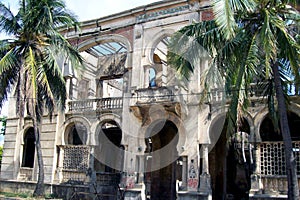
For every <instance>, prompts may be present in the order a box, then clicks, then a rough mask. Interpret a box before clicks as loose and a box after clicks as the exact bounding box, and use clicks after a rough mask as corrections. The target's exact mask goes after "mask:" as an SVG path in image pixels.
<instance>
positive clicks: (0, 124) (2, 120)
mask: <svg viewBox="0 0 300 200" xmlns="http://www.w3.org/2000/svg"><path fill="white" fill-rule="evenodd" d="M0 127H1V129H0V135H5V130H6V117H0Z"/></svg>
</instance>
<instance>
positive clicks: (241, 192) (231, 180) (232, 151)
mask: <svg viewBox="0 0 300 200" xmlns="http://www.w3.org/2000/svg"><path fill="white" fill-rule="evenodd" d="M220 120H222V119H220ZM216 123H218V122H216ZM225 127H226V125H224V128H223V129H222V133H221V134H220V137H219V139H218V141H217V143H216V144H215V146H214V148H213V149H212V150H211V151H210V153H209V172H210V175H211V184H212V191H213V200H223V199H224V200H225V199H231V200H245V199H248V198H249V197H248V196H249V190H250V188H251V181H250V175H251V173H252V170H253V169H252V168H253V165H254V164H253V163H254V161H253V158H252V155H253V154H252V150H253V149H252V148H251V147H250V143H249V133H250V127H249V124H248V123H247V121H246V120H243V121H242V125H241V126H240V128H239V130H238V131H236V133H234V134H232V135H231V137H229V138H227V137H226V128H225Z"/></svg>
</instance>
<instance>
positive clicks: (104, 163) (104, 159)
mask: <svg viewBox="0 0 300 200" xmlns="http://www.w3.org/2000/svg"><path fill="white" fill-rule="evenodd" d="M98 140H99V143H98V144H99V145H97V146H96V147H95V157H94V169H95V171H96V172H106V173H117V172H119V171H121V169H122V167H123V146H122V145H121V141H122V130H121V129H120V128H119V126H118V125H117V123H116V122H115V121H108V122H105V123H103V124H102V126H101V131H100V133H99V137H98Z"/></svg>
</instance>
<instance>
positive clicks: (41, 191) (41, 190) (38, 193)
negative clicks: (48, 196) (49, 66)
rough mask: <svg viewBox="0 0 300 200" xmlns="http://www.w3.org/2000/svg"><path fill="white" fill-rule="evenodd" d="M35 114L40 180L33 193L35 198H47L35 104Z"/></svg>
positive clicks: (34, 124)
mask: <svg viewBox="0 0 300 200" xmlns="http://www.w3.org/2000/svg"><path fill="white" fill-rule="evenodd" d="M32 107H33V111H32V112H33V114H32V122H33V128H34V136H35V147H36V152H37V160H38V180H37V184H36V187H35V190H34V192H33V196H35V197H44V196H45V186H44V163H43V156H42V148H41V141H40V132H39V127H38V125H39V124H38V123H37V117H36V109H35V108H36V105H35V104H34V103H33V106H32Z"/></svg>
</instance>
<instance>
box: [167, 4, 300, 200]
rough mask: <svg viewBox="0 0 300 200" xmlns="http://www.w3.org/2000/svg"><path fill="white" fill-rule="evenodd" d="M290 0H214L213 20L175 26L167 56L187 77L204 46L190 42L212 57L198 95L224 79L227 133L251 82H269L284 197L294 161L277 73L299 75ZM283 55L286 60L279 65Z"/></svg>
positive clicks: (293, 185)
mask: <svg viewBox="0 0 300 200" xmlns="http://www.w3.org/2000/svg"><path fill="white" fill-rule="evenodd" d="M291 3H295V2H294V1H288V0H287V1H284V0H282V1H280V0H278V1H272V0H257V1H251V0H248V1H244V0H233V1H229V0H215V1H214V3H213V9H214V13H215V21H207V22H200V23H194V24H192V25H189V26H187V27H184V28H183V29H181V30H179V31H178V32H177V33H176V34H175V35H174V36H173V38H172V40H171V44H170V46H169V53H168V62H169V63H170V64H171V65H172V66H174V67H175V68H176V69H177V71H178V72H179V73H180V74H181V75H183V77H185V78H189V75H190V74H191V73H192V72H193V71H194V63H195V61H196V60H197V59H199V55H200V53H202V52H203V50H201V48H195V45H194V44H198V46H202V47H204V49H205V50H206V51H207V52H208V54H209V56H210V57H211V65H210V67H209V69H208V70H207V72H206V74H205V76H204V79H203V93H202V94H203V96H202V98H203V99H205V96H207V95H208V94H209V91H210V89H211V88H210V86H214V85H216V82H217V83H218V84H223V85H225V87H224V90H225V92H226V94H227V95H230V97H231V101H230V105H229V108H228V112H227V120H228V121H227V126H228V128H227V134H228V135H229V134H230V133H232V132H233V130H234V129H237V128H238V127H236V124H239V120H240V118H241V115H242V113H243V110H245V109H246V108H247V105H248V104H249V100H248V99H249V98H248V95H249V91H248V90H249V88H250V84H251V83H253V82H256V81H261V80H263V79H264V80H267V81H268V82H270V83H273V85H272V84H271V86H272V90H270V93H269V97H270V98H269V99H268V104H269V109H270V113H271V114H274V112H273V111H274V104H275V100H274V98H273V96H274V95H276V100H277V109H278V113H279V119H280V129H281V133H282V135H283V140H284V146H285V155H286V172H287V177H288V198H289V199H298V198H299V188H298V180H297V171H296V163H295V158H294V155H293V151H292V142H291V136H290V131H289V126H288V121H287V111H286V104H285V98H284V92H285V89H284V87H283V86H282V79H281V76H280V71H282V70H283V69H285V70H287V71H290V72H291V76H290V78H292V79H293V81H294V82H299V78H300V75H299V61H300V56H299V51H300V48H299V43H298V42H297V41H296V40H297V39H299V35H298V32H293V30H295V28H297V27H296V26H297V25H299V13H298V11H297V10H296V9H294V8H293V7H292V6H291V5H289V4H291ZM191 37H192V38H193V39H191ZM282 59H284V60H286V61H287V62H285V63H288V64H287V65H284V66H283V65H281V64H282V62H280V61H281V60H282ZM274 91H275V92H274ZM274 117H275V115H274ZM274 121H276V120H274ZM275 125H276V124H275Z"/></svg>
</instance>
